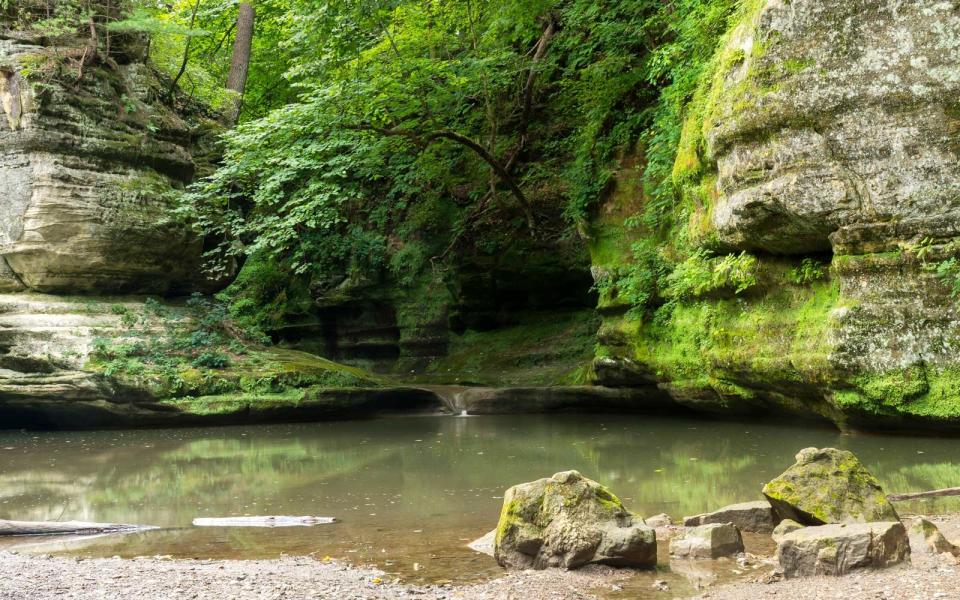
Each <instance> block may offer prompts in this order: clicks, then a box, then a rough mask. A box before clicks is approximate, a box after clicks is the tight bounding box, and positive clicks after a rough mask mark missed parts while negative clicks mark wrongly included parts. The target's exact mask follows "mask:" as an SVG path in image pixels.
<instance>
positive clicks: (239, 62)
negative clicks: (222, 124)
mask: <svg viewBox="0 0 960 600" xmlns="http://www.w3.org/2000/svg"><path fill="white" fill-rule="evenodd" d="M255 16H256V12H255V11H254V8H253V3H252V2H241V3H240V10H239V12H238V13H237V37H236V38H235V39H234V42H233V57H232V58H231V59H230V74H229V75H228V76H227V89H228V90H230V91H232V92H234V93H235V94H236V96H235V98H234V102H233V106H232V107H231V108H230V109H228V111H227V115H226V120H227V123H228V124H229V125H233V124H234V123H236V121H237V118H238V117H239V116H240V107H241V106H242V104H243V92H244V90H245V89H246V87H247V73H249V71H250V50H251V48H252V47H253V26H254V19H255Z"/></svg>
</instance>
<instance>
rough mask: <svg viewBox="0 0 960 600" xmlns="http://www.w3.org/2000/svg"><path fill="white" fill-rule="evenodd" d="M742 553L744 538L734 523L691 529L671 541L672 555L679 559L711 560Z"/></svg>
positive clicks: (714, 524)
mask: <svg viewBox="0 0 960 600" xmlns="http://www.w3.org/2000/svg"><path fill="white" fill-rule="evenodd" d="M740 552H743V538H742V537H741V536H740V530H739V529H737V527H736V526H735V525H733V524H732V523H711V524H709V525H701V526H699V527H690V528H688V529H687V530H686V531H685V532H684V533H683V536H682V537H679V538H674V539H672V540H670V555H671V556H675V557H677V558H695V559H711V558H720V557H722V556H732V555H734V554H737V553H740Z"/></svg>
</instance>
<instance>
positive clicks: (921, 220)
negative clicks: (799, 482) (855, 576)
mask: <svg viewBox="0 0 960 600" xmlns="http://www.w3.org/2000/svg"><path fill="white" fill-rule="evenodd" d="M745 6H746V7H745V10H744V12H743V13H741V15H740V18H739V22H738V23H736V24H735V26H734V27H733V29H732V30H731V31H730V32H729V34H728V36H727V37H726V38H725V39H724V41H723V43H722V44H721V48H720V49H719V51H718V53H717V54H716V56H715V59H714V62H713V63H712V65H711V72H710V73H708V74H707V77H706V78H705V79H704V81H703V85H702V87H701V89H700V90H699V91H698V93H697V95H696V97H695V99H694V100H693V102H692V103H691V105H690V106H689V108H688V118H687V120H686V122H685V125H684V132H683V141H682V142H681V145H680V149H679V153H678V157H677V161H676V163H675V166H674V172H673V181H674V183H675V185H676V187H677V189H678V190H679V192H680V197H681V200H680V201H679V202H678V206H679V208H678V209H677V210H676V211H675V216H676V218H677V221H678V225H676V226H675V227H673V229H672V230H671V233H670V237H669V240H668V241H667V242H666V243H665V244H664V246H665V248H661V254H665V255H670V254H671V253H672V252H676V253H678V254H680V255H681V256H690V255H691V254H692V253H694V252H696V251H701V252H702V253H704V254H703V256H708V257H709V256H716V257H717V259H716V260H720V259H721V258H722V257H724V256H726V255H733V256H740V253H741V252H746V253H747V255H751V254H752V255H753V256H754V257H755V258H756V260H757V262H756V265H755V269H753V271H752V275H753V276H754V277H755V278H756V282H755V284H753V285H751V286H750V289H749V290H748V291H745V292H743V293H741V294H739V295H736V297H737V304H736V306H733V305H731V304H730V300H731V298H733V297H734V296H735V294H733V292H732V291H729V290H719V291H716V292H715V293H712V294H709V295H705V296H703V297H698V298H681V299H680V300H679V301H678V302H677V305H676V306H674V307H667V308H666V309H662V310H663V311H664V312H669V313H670V315H671V320H667V319H662V320H661V321H659V323H667V324H666V325H665V326H659V327H658V326H654V325H650V324H647V323H644V324H640V325H638V324H637V323H636V322H634V321H631V319H630V318H629V316H622V314H621V313H614V312H613V311H614V308H615V307H612V306H610V307H607V306H604V307H602V308H607V309H608V310H609V312H611V313H612V316H608V317H607V318H606V320H605V323H604V326H603V327H602V328H601V332H600V343H601V345H602V346H603V347H604V348H603V352H600V353H598V356H600V357H602V358H598V360H597V361H596V365H595V374H596V379H597V380H598V381H599V382H601V383H604V384H608V385H624V384H626V383H625V381H626V380H625V379H624V377H623V376H622V372H623V369H615V368H613V367H614V366H618V365H630V372H631V373H639V374H644V375H645V376H649V375H648V374H653V375H655V379H656V380H657V383H658V384H659V385H660V387H661V388H662V389H664V390H666V391H668V392H669V393H670V395H671V397H672V398H673V400H674V401H676V402H677V403H680V404H682V405H685V406H689V407H691V408H694V409H695V410H701V411H707V412H720V413H726V414H730V413H744V414H756V413H759V412H772V413H775V414H791V415H803V416H807V417H812V418H819V419H825V420H830V421H833V422H835V423H837V424H838V425H840V426H841V427H844V428H849V429H857V428H882V427H889V428H897V429H903V428H918V429H920V428H926V427H935V428H946V427H951V428H957V427H960V392H958V389H960V386H958V383H957V382H958V380H960V360H958V358H957V357H958V356H960V310H958V303H957V302H956V300H955V298H953V297H952V295H951V289H950V286H949V285H947V284H945V283H944V282H943V281H941V280H939V279H938V277H937V275H936V273H935V272H934V271H935V269H934V268H932V267H935V266H936V265H938V264H940V263H941V262H942V261H944V260H946V259H948V258H950V257H952V256H955V255H956V253H957V249H958V248H960V245H958V241H960V144H958V142H957V140H958V133H960V109H958V106H960V105H958V104H957V100H956V99H957V97H958V95H960V13H958V12H957V10H956V6H955V4H954V3H950V2H941V1H939V0H918V1H916V2H900V1H895V0H880V1H874V0H793V1H791V2H786V1H783V0H766V1H758V2H751V3H749V4H748V5H745ZM637 204H638V205H639V206H638V211H640V210H642V208H643V202H642V200H637ZM607 254H609V253H607ZM606 260H607V261H608V262H609V259H606ZM620 260H622V261H624V262H629V261H630V260H632V257H631V256H630V254H629V252H628V251H624V253H623V256H622V258H621V259H620ZM805 265H806V266H807V267H809V266H810V265H813V267H812V268H811V270H809V271H803V269H804V268H805ZM817 265H819V267H818V266H817ZM709 266H710V265H709V263H707V264H706V266H705V268H709ZM798 274H799V276H798ZM667 309H669V311H668V310H667ZM629 385H634V386H639V385H643V381H642V378H634V379H632V380H631V381H630V383H629Z"/></svg>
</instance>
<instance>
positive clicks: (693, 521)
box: [683, 500, 777, 533]
mask: <svg viewBox="0 0 960 600" xmlns="http://www.w3.org/2000/svg"><path fill="white" fill-rule="evenodd" d="M776 522H777V519H776V517H775V515H774V513H773V508H772V507H771V506H770V503H769V502H767V501H766V500H758V501H756V502H741V503H739V504H731V505H730V506H724V507H723V508H720V509H718V510H715V511H713V512H709V513H704V514H702V515H695V516H692V517H684V518H683V524H684V525H686V526H687V527H697V526H699V525H709V524H711V523H733V524H734V525H736V526H737V529H739V530H740V531H749V532H752V533H770V532H772V531H773V528H774V526H775V525H776Z"/></svg>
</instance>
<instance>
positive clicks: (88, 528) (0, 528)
mask: <svg viewBox="0 0 960 600" xmlns="http://www.w3.org/2000/svg"><path fill="white" fill-rule="evenodd" d="M145 529H153V527H146V526H143V525H119V524H116V523H85V522H83V521H62V522H59V521H0V537H2V536H11V535H98V534H104V533H128V532H131V531H141V530H145Z"/></svg>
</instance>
